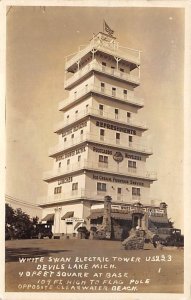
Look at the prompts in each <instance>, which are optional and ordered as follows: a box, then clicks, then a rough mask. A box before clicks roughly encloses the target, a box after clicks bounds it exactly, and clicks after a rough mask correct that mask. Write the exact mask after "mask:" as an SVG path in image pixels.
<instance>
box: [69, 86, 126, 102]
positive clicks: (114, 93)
mask: <svg viewBox="0 0 191 300" xmlns="http://www.w3.org/2000/svg"><path fill="white" fill-rule="evenodd" d="M100 87H101V93H105V91H106V90H105V82H101V83H100ZM120 90H121V88H120ZM85 91H86V92H88V84H86V85H85ZM116 91H117V88H116V87H111V96H112V97H116ZM80 93H81V91H80ZM127 93H128V91H127V89H123V98H124V100H127ZM77 94H78V93H77V91H74V99H77Z"/></svg>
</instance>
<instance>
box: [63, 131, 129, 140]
mask: <svg viewBox="0 0 191 300" xmlns="http://www.w3.org/2000/svg"><path fill="white" fill-rule="evenodd" d="M83 133H84V131H83V129H82V130H81V131H80V134H81V135H83ZM74 137H75V135H74V133H72V134H71V136H70V138H71V139H74ZM104 137H105V129H102V128H101V129H100V140H101V141H104ZM120 137H121V135H120V133H119V132H116V134H115V139H116V143H117V144H119V142H120ZM128 140H129V142H130V143H131V142H133V136H132V135H129V136H128ZM66 141H67V137H64V142H66Z"/></svg>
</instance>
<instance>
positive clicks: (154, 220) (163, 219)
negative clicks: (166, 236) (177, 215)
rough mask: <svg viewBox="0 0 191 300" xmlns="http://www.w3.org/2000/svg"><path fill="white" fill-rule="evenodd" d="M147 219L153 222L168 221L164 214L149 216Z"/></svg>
mask: <svg viewBox="0 0 191 300" xmlns="http://www.w3.org/2000/svg"><path fill="white" fill-rule="evenodd" d="M149 220H150V221H151V222H153V223H166V224H167V223H169V221H168V218H167V217H166V216H161V217H157V216H150V217H149Z"/></svg>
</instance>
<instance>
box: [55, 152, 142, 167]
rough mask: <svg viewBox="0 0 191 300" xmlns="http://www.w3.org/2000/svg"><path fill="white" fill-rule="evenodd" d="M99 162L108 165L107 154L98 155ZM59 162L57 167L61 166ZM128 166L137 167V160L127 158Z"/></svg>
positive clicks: (68, 161)
mask: <svg viewBox="0 0 191 300" xmlns="http://www.w3.org/2000/svg"><path fill="white" fill-rule="evenodd" d="M80 161H81V155H78V162H80ZM99 162H100V163H103V164H106V165H108V156H105V155H99ZM66 164H67V166H69V165H70V158H69V159H67V162H66ZM61 165H62V164H61V162H59V164H58V167H59V168H61ZM128 168H134V169H136V168H137V162H136V161H133V160H128Z"/></svg>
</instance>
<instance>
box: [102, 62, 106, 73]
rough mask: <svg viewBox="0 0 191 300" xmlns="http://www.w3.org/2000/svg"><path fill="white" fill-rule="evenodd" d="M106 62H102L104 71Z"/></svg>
mask: <svg viewBox="0 0 191 300" xmlns="http://www.w3.org/2000/svg"><path fill="white" fill-rule="evenodd" d="M105 67H106V63H105V62H102V71H105Z"/></svg>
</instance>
